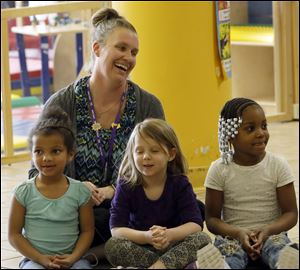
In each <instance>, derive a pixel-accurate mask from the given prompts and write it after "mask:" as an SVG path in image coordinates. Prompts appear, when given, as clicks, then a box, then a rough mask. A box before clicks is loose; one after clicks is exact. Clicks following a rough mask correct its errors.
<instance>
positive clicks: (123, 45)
mask: <svg viewBox="0 0 300 270" xmlns="http://www.w3.org/2000/svg"><path fill="white" fill-rule="evenodd" d="M93 49H94V52H95V55H96V57H97V58H96V59H97V60H96V64H97V66H98V70H99V71H100V73H101V74H102V75H103V76H104V77H106V78H108V79H112V80H126V79H127V78H128V76H129V74H130V72H131V71H132V70H133V68H134V67H135V64H136V56H137V54H138V51H139V42H138V37H137V34H136V33H134V32H132V31H130V30H129V29H126V28H123V27H119V28H116V29H115V30H113V31H112V33H111V34H110V35H109V36H108V38H107V40H106V43H105V45H104V46H101V45H100V44H99V43H98V42H97V43H94V46H93Z"/></svg>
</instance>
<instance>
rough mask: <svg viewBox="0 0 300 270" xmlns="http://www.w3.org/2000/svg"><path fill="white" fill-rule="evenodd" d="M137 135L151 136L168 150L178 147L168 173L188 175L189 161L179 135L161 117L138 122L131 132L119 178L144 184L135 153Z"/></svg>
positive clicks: (131, 182) (130, 182)
mask: <svg viewBox="0 0 300 270" xmlns="http://www.w3.org/2000/svg"><path fill="white" fill-rule="evenodd" d="M137 136H141V137H142V138H144V137H149V138H151V139H153V140H154V141H156V142H157V143H158V144H159V145H160V146H165V147H166V148H167V149H168V150H171V149H173V148H175V149H176V155H175V158H174V159H173V160H172V161H170V162H169V163H168V168H167V173H168V174H170V175H181V174H183V175H186V174H187V162H186V159H185V157H184V156H183V154H182V151H181V148H180V145H179V142H178V139H177V136H176V134H175V132H174V130H173V129H172V127H171V126H170V125H169V124H168V123H167V122H166V121H164V120H161V119H152V118H149V119H146V120H144V121H143V122H141V123H139V124H137V125H136V126H135V128H134V130H133V132H132V133H131V136H130V138H129V141H128V143H127V147H126V150H125V155H124V157H123V160H122V163H121V165H120V169H119V175H118V179H119V180H120V179H122V180H123V181H124V182H126V183H128V184H129V185H131V186H136V185H140V184H142V181H143V178H142V175H141V173H140V172H139V171H138V170H137V168H136V166H135V163H134V158H133V153H134V146H135V138H136V137H137Z"/></svg>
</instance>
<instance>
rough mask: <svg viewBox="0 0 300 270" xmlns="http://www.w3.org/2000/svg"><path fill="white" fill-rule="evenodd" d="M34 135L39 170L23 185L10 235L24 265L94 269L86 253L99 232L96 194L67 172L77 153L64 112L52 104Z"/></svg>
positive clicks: (16, 195) (18, 191) (14, 203)
mask: <svg viewBox="0 0 300 270" xmlns="http://www.w3.org/2000/svg"><path fill="white" fill-rule="evenodd" d="M41 119H42V121H40V122H39V123H38V124H37V126H36V127H35V128H34V129H33V130H32V132H31V134H30V137H29V144H30V149H31V151H32V160H33V162H34V165H35V167H36V168H37V169H38V171H39V174H38V175H37V176H35V177H33V178H31V179H29V180H27V181H25V182H23V183H22V184H21V185H19V186H18V187H17V188H16V189H15V192H14V197H13V199H12V206H11V211H10V215H9V226H8V228H9V229H8V238H9V242H10V243H11V245H12V246H13V247H14V248H16V250H18V251H19V252H20V253H21V254H22V255H23V256H24V257H25V258H24V259H23V260H22V261H21V262H20V268H22V269H41V268H54V269H59V268H71V269H83V268H84V269H91V265H90V264H89V262H88V261H87V260H85V259H82V256H83V254H84V253H85V252H86V251H87V250H88V248H89V247H90V244H91V242H92V240H93V236H94V217H93V210H92V201H91V194H90V191H89V189H88V188H87V187H86V186H85V185H84V184H83V183H82V182H80V181H76V180H74V179H72V178H69V177H67V176H65V175H64V169H65V166H66V165H67V163H69V162H70V161H71V160H72V159H73V157H74V154H75V150H74V148H75V147H74V145H75V139H74V135H73V132H72V130H71V128H70V121H69V119H68V116H67V114H66V113H65V112H63V111H61V110H60V109H59V108H51V109H49V110H46V111H45V112H44V115H42V118H41Z"/></svg>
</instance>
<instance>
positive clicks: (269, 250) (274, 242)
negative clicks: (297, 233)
mask: <svg viewBox="0 0 300 270" xmlns="http://www.w3.org/2000/svg"><path fill="white" fill-rule="evenodd" d="M289 243H291V241H290V239H289V238H288V237H287V233H285V232H283V233H280V234H277V235H271V236H269V237H268V238H267V240H266V241H265V242H264V244H263V247H262V250H261V259H262V260H263V262H264V263H265V264H267V265H269V267H270V268H271V269H275V268H276V267H275V266H276V263H277V260H278V256H279V252H280V251H281V249H283V248H284V247H285V246H286V245H287V244H289ZM214 245H215V246H216V247H217V248H218V249H219V250H220V252H221V253H222V255H223V256H225V261H226V263H227V264H228V265H229V266H230V268H232V269H245V268H246V267H247V265H248V260H250V258H249V257H248V254H247V252H246V251H244V250H243V248H242V246H241V244H240V242H239V241H237V240H235V239H230V238H227V237H225V238H224V237H222V236H219V235H218V236H216V238H215V242H214Z"/></svg>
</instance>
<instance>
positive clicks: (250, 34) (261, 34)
mask: <svg viewBox="0 0 300 270" xmlns="http://www.w3.org/2000/svg"><path fill="white" fill-rule="evenodd" d="M230 35H231V41H236V42H257V43H262V44H263V43H266V44H269V43H273V41H274V34H273V27H272V26H269V27H268V26H232V27H231V30H230Z"/></svg>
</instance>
